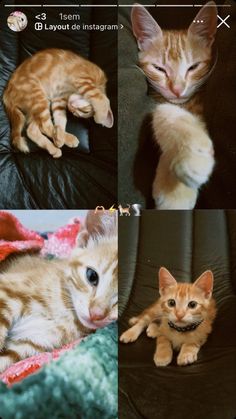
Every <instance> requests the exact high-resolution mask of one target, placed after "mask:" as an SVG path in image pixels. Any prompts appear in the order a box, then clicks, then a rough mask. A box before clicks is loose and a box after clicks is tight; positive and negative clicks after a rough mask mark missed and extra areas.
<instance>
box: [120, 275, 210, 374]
mask: <svg viewBox="0 0 236 419" xmlns="http://www.w3.org/2000/svg"><path fill="white" fill-rule="evenodd" d="M212 290H213V274H212V272H211V271H206V272H204V273H203V274H202V275H201V276H200V277H199V278H198V279H197V280H196V281H195V282H194V283H193V284H186V283H181V282H179V283H177V282H176V280H175V279H174V278H173V276H172V275H171V274H170V272H169V271H168V270H167V269H166V268H161V269H160V271H159V293H160V298H159V299H158V300H157V301H156V302H155V303H154V304H152V305H151V306H150V307H148V308H147V309H146V310H144V311H143V312H142V313H141V314H140V315H139V316H137V317H133V318H131V319H130V324H131V325H132V327H131V328H130V329H128V330H126V332H124V333H123V334H122V335H121V337H120V340H121V342H124V343H129V342H134V341H135V340H136V339H137V338H138V337H139V335H140V334H141V333H142V331H143V330H144V329H145V328H147V330H146V333H147V336H148V337H151V338H157V346H156V351H155V354H154V362H155V364H156V366H158V367H161V366H166V365H168V364H170V363H171V361H172V357H173V349H174V350H178V351H179V355H178V357H177V364H178V365H186V364H192V363H193V362H195V361H196V360H197V355H198V352H199V350H200V348H201V346H202V345H203V344H204V343H205V342H206V340H207V336H208V335H209V333H210V332H211V330H212V323H213V320H214V318H215V315H216V308H215V301H214V299H213V298H212Z"/></svg>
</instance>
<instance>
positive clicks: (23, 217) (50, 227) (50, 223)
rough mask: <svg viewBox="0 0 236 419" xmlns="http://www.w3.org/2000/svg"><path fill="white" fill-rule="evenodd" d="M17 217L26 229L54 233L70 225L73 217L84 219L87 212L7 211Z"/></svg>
mask: <svg viewBox="0 0 236 419" xmlns="http://www.w3.org/2000/svg"><path fill="white" fill-rule="evenodd" d="M6 212H10V213H11V214H13V215H15V216H16V217H17V218H18V220H19V221H20V222H21V223H22V224H23V225H24V227H27V228H30V229H32V230H36V231H39V232H45V231H54V230H55V229H57V228H58V227H61V226H63V225H65V224H68V221H69V220H70V219H71V218H73V217H79V218H84V217H85V216H86V213H87V210H9V211H8V210H6Z"/></svg>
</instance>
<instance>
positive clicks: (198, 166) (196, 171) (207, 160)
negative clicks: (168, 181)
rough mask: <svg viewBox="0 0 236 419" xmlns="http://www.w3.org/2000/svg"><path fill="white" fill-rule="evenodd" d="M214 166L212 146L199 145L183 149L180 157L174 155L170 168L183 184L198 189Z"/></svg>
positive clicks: (206, 179)
mask: <svg viewBox="0 0 236 419" xmlns="http://www.w3.org/2000/svg"><path fill="white" fill-rule="evenodd" d="M213 167H214V157H213V151H212V148H209V149H205V148H203V147H199V148H197V149H196V150H191V149H189V150H187V151H186V150H185V151H184V152H183V155H181V157H179V156H178V157H176V159H175V162H174V163H173V165H172V169H173V171H174V173H175V174H176V176H177V178H178V179H179V180H180V181H181V182H183V183H184V184H185V185H187V186H189V187H190V188H193V189H198V188H199V187H200V186H201V185H203V184H204V183H206V182H207V181H208V179H209V177H210V175H211V173H212V170H213Z"/></svg>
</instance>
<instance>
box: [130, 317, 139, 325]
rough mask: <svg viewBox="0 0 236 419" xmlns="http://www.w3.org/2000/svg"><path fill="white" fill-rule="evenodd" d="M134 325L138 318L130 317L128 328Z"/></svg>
mask: <svg viewBox="0 0 236 419" xmlns="http://www.w3.org/2000/svg"><path fill="white" fill-rule="evenodd" d="M136 323H138V317H131V319H129V324H130V326H133V325H134V324H136Z"/></svg>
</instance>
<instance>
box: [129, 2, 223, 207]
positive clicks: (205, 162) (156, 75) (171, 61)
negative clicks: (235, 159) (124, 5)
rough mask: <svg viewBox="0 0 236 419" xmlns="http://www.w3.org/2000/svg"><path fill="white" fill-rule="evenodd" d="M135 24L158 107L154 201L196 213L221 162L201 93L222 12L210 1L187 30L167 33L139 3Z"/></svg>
mask: <svg viewBox="0 0 236 419" xmlns="http://www.w3.org/2000/svg"><path fill="white" fill-rule="evenodd" d="M131 21H132V27H133V33H134V35H135V37H136V39H137V43H138V48H139V66H140V68H141V70H142V71H143V73H144V74H145V75H146V77H147V80H148V81H149V83H150V85H151V86H152V88H153V89H154V92H155V99H156V100H157V102H158V104H157V105H156V107H155V110H154V112H153V118H152V126H153V132H154V140H155V141H156V143H157V144H158V145H159V147H160V149H161V157H160V160H159V163H158V166H157V169H156V175H155V179H154V182H153V187H152V192H153V199H154V201H155V205H156V208H158V209H192V208H194V206H195V204H196V200H197V196H198V191H199V188H200V187H201V185H203V184H204V183H206V182H207V181H208V179H209V177H210V175H211V173H212V171H213V167H214V163H215V160H214V151H213V145H212V141H211V138H210V137H209V134H208V131H207V128H206V124H205V122H204V117H203V99H202V89H201V88H202V86H203V84H204V83H205V82H206V80H207V79H208V77H209V76H210V74H211V72H212V71H213V69H214V65H215V63H216V53H215V49H214V39H215V34H216V31H217V7H216V4H215V3H214V2H213V1H210V2H208V3H207V4H206V5H205V6H203V7H202V8H201V9H200V11H199V13H198V14H197V16H196V18H195V19H194V20H193V22H192V23H191V24H190V26H189V28H188V29H187V30H162V29H161V27H160V26H159V25H158V23H157V22H156V21H155V20H154V19H153V17H152V16H151V15H150V14H149V12H148V11H147V10H146V9H145V8H144V7H142V6H141V5H139V4H136V5H135V7H133V9H132V14H131Z"/></svg>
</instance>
